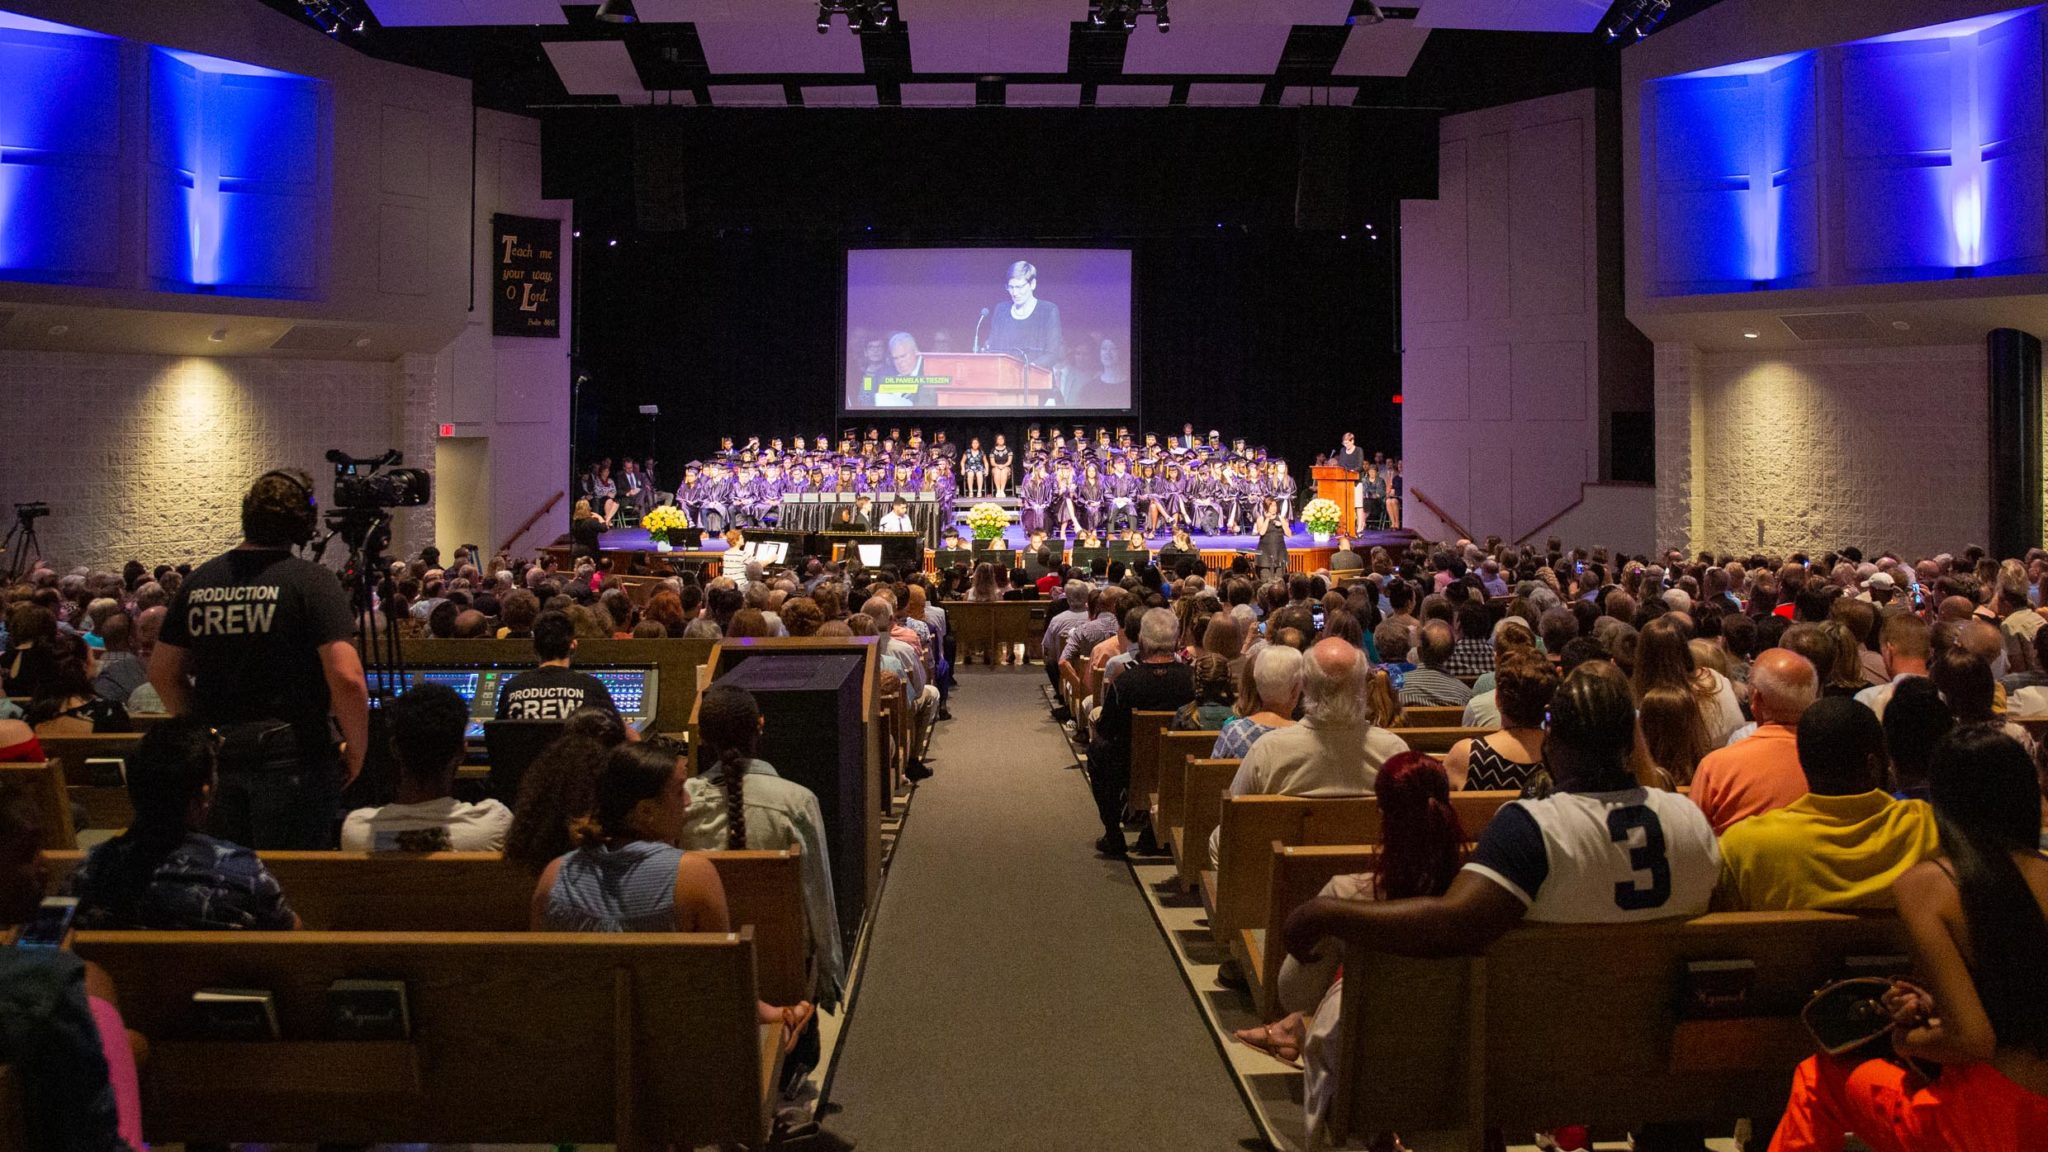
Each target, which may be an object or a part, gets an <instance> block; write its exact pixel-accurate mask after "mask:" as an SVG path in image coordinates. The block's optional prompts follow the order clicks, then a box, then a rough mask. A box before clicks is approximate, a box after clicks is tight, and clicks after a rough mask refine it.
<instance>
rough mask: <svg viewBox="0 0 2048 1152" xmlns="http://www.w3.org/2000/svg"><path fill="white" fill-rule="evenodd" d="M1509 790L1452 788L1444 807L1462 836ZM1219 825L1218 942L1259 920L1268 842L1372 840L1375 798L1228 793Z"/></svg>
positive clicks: (1213, 928)
mask: <svg viewBox="0 0 2048 1152" xmlns="http://www.w3.org/2000/svg"><path fill="white" fill-rule="evenodd" d="M1519 795H1520V793H1516V792H1453V793H1451V807H1452V808H1454V809H1455V810H1456V811H1457V813H1458V821H1459V823H1460V824H1461V825H1463V827H1464V829H1465V835H1466V836H1469V837H1473V838H1477V837H1478V835H1479V831H1480V829H1482V828H1484V827H1486V825H1487V824H1488V823H1489V822H1491V821H1492V820H1493V815H1494V813H1496V812H1498V811H1500V807H1501V805H1503V804H1506V803H1507V802H1508V801H1510V800H1513V799H1515V798H1516V797H1517V796H1519ZM1220 824H1221V827H1222V829H1223V832H1222V835H1221V836H1220V837H1219V838H1218V843H1217V847H1218V849H1219V850H1220V852H1221V855H1222V859H1221V860H1220V861H1216V862H1214V863H1215V865H1216V870H1215V876H1216V880H1215V884H1214V888H1213V893H1214V895H1213V897H1212V902H1213V904H1214V905H1215V907H1214V908H1213V909H1212V910H1211V912H1210V915H1209V930H1210V932H1211V933H1213V934H1215V935H1216V940H1217V942H1218V943H1220V944H1223V945H1224V946H1225V947H1229V946H1231V945H1232V944H1233V943H1234V942H1235V941H1236V938H1237V933H1238V932H1239V931H1241V930H1242V929H1245V928H1255V927H1262V926H1264V924H1265V922H1266V915H1267V909H1266V899H1267V895H1268V893H1269V892H1270V891H1271V888H1272V863H1273V853H1272V845H1273V843H1274V842H1275V841H1278V842H1279V843H1281V844H1284V845H1288V846H1293V845H1311V844H1351V845H1357V844H1377V843H1378V842H1379V839H1380V809H1379V801H1378V800H1376V799H1374V798H1373V797H1371V796H1317V797H1308V796H1232V797H1229V798H1227V799H1225V800H1224V801H1223V808H1222V813H1221V816H1220Z"/></svg>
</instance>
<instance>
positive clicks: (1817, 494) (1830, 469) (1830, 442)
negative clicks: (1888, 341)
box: [1657, 344, 1990, 556]
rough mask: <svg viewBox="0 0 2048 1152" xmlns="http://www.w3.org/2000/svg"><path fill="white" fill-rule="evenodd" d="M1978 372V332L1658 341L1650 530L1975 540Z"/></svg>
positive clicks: (1738, 545)
mask: <svg viewBox="0 0 2048 1152" xmlns="http://www.w3.org/2000/svg"><path fill="white" fill-rule="evenodd" d="M1985 371H1986V363H1985V352H1984V348H1983V346H1982V345H1981V344H1963V345H1951V346H1934V347H1918V348H1832V349H1814V350H1801V351H1792V352H1775V353H1770V354H1756V353H1736V352H1707V353H1700V352H1698V351H1695V350H1693V349H1691V348H1690V347H1686V346H1682V345H1661V344H1660V345H1659V346H1658V349H1657V478H1658V503H1657V511H1658V515H1657V527H1658V536H1659V543H1660V544H1664V545H1668V546H1675V547H1685V548H1688V549H1701V548H1706V549H1714V550H1726V551H1730V552H1736V553H1747V552H1750V551H1752V550H1756V549H1759V548H1761V549H1763V550H1765V551H1772V552H1778V553H1784V552H1789V551H1792V550H1795V549H1807V550H1813V551H1819V550H1821V549H1825V548H1830V547H1838V546H1841V545H1845V544H1857V545H1860V546H1862V548H1863V549H1864V550H1865V551H1866V552H1870V551H1875V550H1879V549H1886V548H1890V549H1897V550H1899V551H1901V552H1902V553H1905V554H1907V555H1911V556H1923V555H1930V554H1932V553H1935V552H1939V551H1944V550H1955V549H1960V548H1961V547H1962V546H1963V545H1965V544H1969V543H1972V542H1974V543H1979V544H1982V543H1986V542H1987V541H1986V539H1985V538H1986V535H1987V533H1988V531H1989V518H1988V509H1987V507H1986V503H1987V496H1986V493H1987V491H1988V485H1989V483H1990V481H1989V469H1988V464H1987V461H1986V450H1985V446H1986V444H1987V443H1988V435H1989V431H1988V427H1987V424H1986V421H1987V419H1988V417H1987V401H1986V396H1985ZM1681 452H1683V453H1684V454H1685V455H1684V457H1683V458H1681V457H1680V455H1679V454H1680V453H1681ZM1759 521H1761V534H1759Z"/></svg>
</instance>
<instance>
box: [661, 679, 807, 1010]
mask: <svg viewBox="0 0 2048 1152" xmlns="http://www.w3.org/2000/svg"><path fill="white" fill-rule="evenodd" d="M762 724H763V722H762V718H761V708H760V705H759V704H757V703H756V702H755V700H754V696H753V693H751V692H748V691H747V690H746V689H744V688H734V687H732V686H730V685H713V686H712V687H711V688H710V689H709V690H708V691H706V692H705V693H704V701H703V705H702V707H701V708H700V710H699V713H698V725H697V729H698V739H699V740H700V741H701V743H700V745H699V755H698V763H699V765H700V767H699V772H698V775H697V776H696V777H695V778H694V779H692V780H691V781H690V782H689V802H690V809H689V814H688V816H687V818H686V819H685V820H684V823H683V831H682V838H681V839H680V840H679V841H678V843H680V844H682V845H683V846H684V847H688V848H698V849H709V850H717V849H721V848H752V849H756V850H764V849H765V850H777V849H784V848H795V849H798V850H800V851H801V852H802V853H803V895H804V922H805V925H806V927H807V928H808V929H809V932H810V938H811V964H812V967H813V970H814V971H815V973H816V975H817V979H818V1002H819V1004H820V1005H822V1006H824V1007H826V1008H830V1007H832V1006H833V1005H834V1004H837V1003H838V1002H839V992H840V984H841V981H842V979H843V976H844V972H845V963H844V960H843V959H842V956H841V951H840V943H839V912H838V906H837V904H836V903H835V902H834V901H833V894H832V861H831V857H830V855H829V854H828V852H827V850H826V846H825V818H824V814H823V812H822V810H820V808H819V807H818V798H817V797H816V796H815V795H813V794H812V792H811V790H810V789H808V788H806V787H804V786H803V785H801V784H798V783H796V782H795V781H793V780H784V779H782V778H781V777H780V776H778V775H777V774H776V772H775V768H774V766H772V765H770V764H769V763H768V762H767V761H765V760H762V759H760V758H759V756H758V755H757V753H758V752H759V751H760V745H761V730H762Z"/></svg>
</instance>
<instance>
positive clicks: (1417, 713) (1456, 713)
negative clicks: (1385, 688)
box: [1400, 704, 1465, 728]
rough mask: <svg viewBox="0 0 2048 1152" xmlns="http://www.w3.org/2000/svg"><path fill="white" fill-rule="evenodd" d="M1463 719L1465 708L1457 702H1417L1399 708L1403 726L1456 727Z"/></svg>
mask: <svg viewBox="0 0 2048 1152" xmlns="http://www.w3.org/2000/svg"><path fill="white" fill-rule="evenodd" d="M1464 721H1465V709H1464V708H1463V707H1462V706H1460V705H1457V704H1417V705H1416V706H1415V707H1413V708H1403V709H1401V724H1400V726H1401V727H1403V728H1456V727H1457V726H1458V725H1460V724H1462V723H1464Z"/></svg>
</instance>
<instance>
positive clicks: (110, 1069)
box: [0, 785, 147, 1152]
mask: <svg viewBox="0 0 2048 1152" xmlns="http://www.w3.org/2000/svg"><path fill="white" fill-rule="evenodd" d="M41 820H42V810H41V808H40V807H39V806H38V805H37V803H36V801H35V799H34V798H33V797H31V796H29V795H28V794H27V793H25V792H23V791H21V790H19V789H16V788H11V787H7V786H4V785H0V934H4V932H5V930H6V929H8V928H10V927H12V926H15V925H20V924H26V923H28V922H29V921H30V920H31V919H32V918H34V916H35V915H36V909H37V908H38V906H40V905H41V903H42V900H43V893H44V891H45V890H46V889H47V887H48V874H47V870H46V869H45V867H44V865H43V861H42V845H43V831H42V828H41V827H40V824H41ZM0 1004H5V1005H6V1011H5V1012H4V1013H0V1065H6V1066H8V1067H9V1068H10V1069H11V1070H12V1072H13V1075H14V1077H15V1080H16V1083H17V1084H18V1085H19V1086H20V1092H21V1105H22V1110H23V1115H22V1117H21V1122H22V1131H23V1133H24V1134H25V1135H26V1136H27V1137H28V1146H27V1148H28V1152H131V1150H138V1152H139V1150H141V1149H144V1148H146V1147H147V1145H145V1144H143V1142H142V1094H141V1091H140V1088H139V1085H138V1081H137V1079H136V1073H135V1053H134V1051H133V1049H131V1048H130V1047H129V1043H128V1029H127V1027H126V1026H125V1025H124V1024H123V1023H122V1021H121V1013H120V1010H119V1009H118V1008H117V1007H116V1006H115V1004H114V993H113V984H112V982H111V981H109V980H108V979H107V977H106V974H105V973H103V972H101V971H100V970H99V969H98V968H97V967H95V966H94V965H91V964H87V963H84V962H82V961H80V960H79V959H78V957H77V956H75V955H73V954H72V953H71V951H70V950H69V949H68V948H0Z"/></svg>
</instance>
